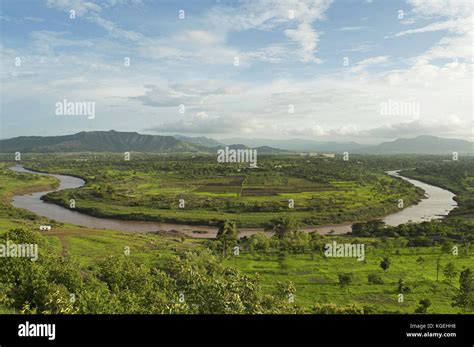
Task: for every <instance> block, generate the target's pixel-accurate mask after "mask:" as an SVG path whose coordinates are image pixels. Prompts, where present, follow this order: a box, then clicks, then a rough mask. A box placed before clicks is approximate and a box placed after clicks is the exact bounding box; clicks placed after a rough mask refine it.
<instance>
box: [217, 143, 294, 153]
mask: <svg viewBox="0 0 474 347" xmlns="http://www.w3.org/2000/svg"><path fill="white" fill-rule="evenodd" d="M226 146H227V147H229V149H256V150H257V153H258V154H285V153H287V154H290V153H293V152H291V151H286V150H284V149H279V148H273V147H269V146H258V147H257V146H256V147H251V146H246V145H244V144H233V145H220V146H217V147H215V149H216V150H217V149H224V148H225V147H226Z"/></svg>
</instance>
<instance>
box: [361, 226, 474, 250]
mask: <svg viewBox="0 0 474 347" xmlns="http://www.w3.org/2000/svg"><path fill="white" fill-rule="evenodd" d="M473 227H474V224H473V223H472V222H471V221H469V220H462V219H452V220H431V221H429V222H428V221H425V222H421V223H406V224H400V225H398V226H388V225H385V223H384V222H383V221H381V220H378V219H374V220H370V221H368V222H361V223H354V224H353V225H352V235H354V236H361V237H404V238H407V239H408V240H409V242H408V246H411V247H429V246H433V245H436V244H443V243H445V242H456V243H459V244H463V245H465V246H466V247H469V244H470V243H471V242H474V235H473V234H472V228H473Z"/></svg>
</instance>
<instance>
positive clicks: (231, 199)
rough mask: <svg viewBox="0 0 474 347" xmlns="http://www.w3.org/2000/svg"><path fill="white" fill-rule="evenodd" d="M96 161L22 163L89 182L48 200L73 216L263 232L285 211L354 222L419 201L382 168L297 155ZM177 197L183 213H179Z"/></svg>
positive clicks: (310, 219)
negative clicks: (240, 161) (224, 225)
mask: <svg viewBox="0 0 474 347" xmlns="http://www.w3.org/2000/svg"><path fill="white" fill-rule="evenodd" d="M94 158H95V157H90V158H89V159H88V160H89V161H88V162H87V163H86V164H85V163H84V162H83V161H81V162H77V161H76V159H75V157H74V156H65V157H59V158H57V157H55V158H54V160H50V159H49V158H47V157H41V156H39V157H38V158H37V159H36V160H34V161H29V162H27V166H28V167H32V168H34V169H38V170H40V171H47V172H54V173H65V174H68V173H69V174H74V175H79V176H81V177H83V178H84V179H85V180H86V181H87V184H86V186H85V187H82V188H79V189H73V190H67V191H61V192H55V193H51V194H48V200H49V201H51V202H54V203H57V204H61V205H63V206H68V204H69V200H70V199H74V200H75V201H76V209H77V210H78V211H81V212H84V213H87V214H91V215H94V216H98V217H114V218H118V219H140V220H149V221H161V222H168V223H181V224H208V225H209V224H210V225H215V224H216V223H218V222H219V221H221V220H224V219H232V220H235V221H236V222H237V223H238V225H239V226H240V227H263V226H265V225H266V224H267V223H268V222H269V221H270V220H271V219H272V218H273V217H274V215H275V213H281V212H287V211H291V212H292V213H293V214H294V216H295V217H296V218H297V219H299V220H300V221H301V222H302V223H303V224H306V225H322V224H333V223H343V222H352V221H357V220H367V219H370V218H375V217H381V216H384V215H386V214H389V213H391V212H395V211H397V210H398V206H397V201H398V200H399V199H403V200H404V203H405V206H409V205H411V204H413V203H416V202H417V201H418V200H419V199H420V198H421V196H422V192H421V191H420V190H419V189H417V188H415V187H413V186H412V185H410V184H407V183H406V182H403V181H401V180H397V179H395V178H392V177H388V176H387V175H386V174H384V173H383V171H381V170H373V169H371V168H368V167H361V166H360V165H359V166H358V165H357V164H347V163H345V162H343V161H341V160H339V159H332V160H326V161H322V160H318V159H314V158H313V159H312V161H310V162H309V163H308V162H306V161H305V162H304V163H303V162H300V161H301V159H300V158H298V157H288V158H283V159H275V158H274V157H268V158H266V157H263V158H262V159H261V160H259V169H258V171H252V170H245V167H241V166H238V165H228V166H225V165H224V166H222V165H221V166H219V165H216V163H215V158H212V157H202V158H195V159H194V162H193V164H192V165H189V163H188V162H187V161H185V160H184V159H183V158H180V157H176V158H174V157H172V158H162V157H160V158H159V161H158V162H156V161H153V160H156V158H153V157H152V158H147V159H141V158H138V159H135V162H134V163H129V162H124V161H123V160H122V159H121V157H119V156H114V155H113V154H111V156H110V157H109V158H108V160H105V161H104V158H102V157H100V160H97V159H94ZM278 163H280V164H283V165H278V166H276V165H275V164H278ZM295 165H298V166H296V167H295ZM280 166H281V167H280ZM301 166H303V167H304V170H302V169H301ZM348 166H349V168H348ZM276 167H278V168H276ZM315 172H316V173H317V175H316V176H315ZM181 199H182V200H184V202H185V207H184V208H179V202H180V200H181ZM290 199H291V200H293V201H294V208H290V207H289V200H290Z"/></svg>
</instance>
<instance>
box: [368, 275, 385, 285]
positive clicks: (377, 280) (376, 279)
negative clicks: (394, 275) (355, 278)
mask: <svg viewBox="0 0 474 347" xmlns="http://www.w3.org/2000/svg"><path fill="white" fill-rule="evenodd" d="M367 277H368V278H367V279H368V282H369V284H384V281H383V279H382V277H380V275H377V274H369V275H368V276H367Z"/></svg>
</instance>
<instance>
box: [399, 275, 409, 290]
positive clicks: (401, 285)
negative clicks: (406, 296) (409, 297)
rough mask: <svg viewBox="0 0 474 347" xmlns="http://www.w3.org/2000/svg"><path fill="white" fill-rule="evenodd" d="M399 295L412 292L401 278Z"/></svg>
mask: <svg viewBox="0 0 474 347" xmlns="http://www.w3.org/2000/svg"><path fill="white" fill-rule="evenodd" d="M397 291H398V293H409V292H410V291H411V288H410V287H408V286H407V285H405V281H404V280H403V279H402V278H400V279H399V280H398V288H397Z"/></svg>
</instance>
